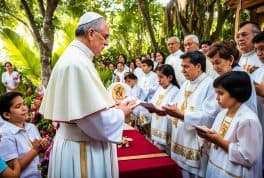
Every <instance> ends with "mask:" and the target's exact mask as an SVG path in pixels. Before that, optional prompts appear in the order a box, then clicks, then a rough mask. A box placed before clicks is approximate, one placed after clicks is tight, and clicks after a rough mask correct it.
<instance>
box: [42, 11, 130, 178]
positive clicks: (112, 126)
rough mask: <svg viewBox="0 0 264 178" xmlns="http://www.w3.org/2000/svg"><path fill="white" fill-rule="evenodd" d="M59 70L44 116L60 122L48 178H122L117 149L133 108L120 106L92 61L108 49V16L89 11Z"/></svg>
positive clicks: (53, 78)
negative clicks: (119, 175) (110, 93)
mask: <svg viewBox="0 0 264 178" xmlns="http://www.w3.org/2000/svg"><path fill="white" fill-rule="evenodd" d="M75 36H76V39H75V40H74V41H73V42H72V43H71V44H70V45H69V47H68V48H67V49H66V50H65V51H64V53H63V54H62V56H61V57H60V59H59V60H58V62H57V63H56V65H55V67H54V68H53V71H52V74H51V77H50V80H49V83H48V86H47V89H46V91H45V94H44V97H43V101H42V104H41V106H40V109H39V112H40V113H41V114H43V115H44V118H46V119H50V120H52V121H56V122H59V123H60V124H59V128H58V130H57V133H56V136H55V139H54V144H53V150H52V153H51V157H50V163H49V173H48V177H51V178H54V177H107V178H110V177H118V162H117V153H116V145H113V144H112V143H120V142H121V138H122V131H123V125H124V118H125V116H126V115H128V114H130V113H131V111H132V109H131V104H129V103H124V104H120V105H119V106H115V102H114V101H113V99H112V98H111V96H110V95H109V94H108V93H107V91H106V89H105V87H104V86H103V83H102V81H101V80H100V78H99V75H98V73H97V71H96V69H95V67H94V64H93V62H92V59H93V57H94V56H98V55H100V54H101V52H102V50H103V49H104V47H105V46H107V45H108V36H109V26H108V24H107V23H106V21H105V19H104V17H103V16H101V15H99V14H97V13H94V12H87V13H85V14H84V15H83V16H82V17H81V18H80V20H79V23H78V27H77V29H76V31H75Z"/></svg>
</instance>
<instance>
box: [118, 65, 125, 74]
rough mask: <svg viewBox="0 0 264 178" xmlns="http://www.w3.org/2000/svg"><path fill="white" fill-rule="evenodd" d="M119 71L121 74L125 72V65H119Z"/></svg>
mask: <svg viewBox="0 0 264 178" xmlns="http://www.w3.org/2000/svg"><path fill="white" fill-rule="evenodd" d="M117 70H118V71H119V72H123V71H124V65H122V64H120V63H118V64H117Z"/></svg>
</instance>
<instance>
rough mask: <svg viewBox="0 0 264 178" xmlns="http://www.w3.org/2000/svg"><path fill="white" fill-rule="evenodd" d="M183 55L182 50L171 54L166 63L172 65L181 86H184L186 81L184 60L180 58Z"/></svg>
mask: <svg viewBox="0 0 264 178" xmlns="http://www.w3.org/2000/svg"><path fill="white" fill-rule="evenodd" d="M182 54H183V52H182V51H181V50H178V51H176V52H175V53H172V54H170V55H169V56H168V57H167V58H166V62H165V63H166V64H170V65H171V66H172V67H173V69H174V72H175V76H176V79H177V82H178V83H179V85H182V84H183V82H185V81H186V79H185V77H184V75H183V74H182V66H181V64H182V59H181V58H180V56H181V55H182Z"/></svg>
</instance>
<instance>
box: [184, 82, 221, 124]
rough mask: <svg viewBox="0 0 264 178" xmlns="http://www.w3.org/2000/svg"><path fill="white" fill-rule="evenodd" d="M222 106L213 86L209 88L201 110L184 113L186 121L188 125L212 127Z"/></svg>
mask: <svg viewBox="0 0 264 178" xmlns="http://www.w3.org/2000/svg"><path fill="white" fill-rule="evenodd" d="M220 110H221V108H220V106H219V105H218V103H217V102H216V93H215V91H214V88H213V87H210V88H209V89H208V94H207V97H206V99H205V101H204V102H203V103H202V109H201V110H199V111H194V112H192V111H186V112H185V114H184V122H185V123H186V124H188V125H200V126H201V125H205V126H207V127H209V128H211V127H212V125H213V122H214V120H215V118H216V115H217V114H218V113H219V112H220Z"/></svg>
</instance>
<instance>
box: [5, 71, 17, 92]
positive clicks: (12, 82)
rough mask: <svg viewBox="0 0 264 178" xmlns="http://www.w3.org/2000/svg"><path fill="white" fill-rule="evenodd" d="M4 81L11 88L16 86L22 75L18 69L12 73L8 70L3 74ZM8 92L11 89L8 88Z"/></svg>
mask: <svg viewBox="0 0 264 178" xmlns="http://www.w3.org/2000/svg"><path fill="white" fill-rule="evenodd" d="M2 83H6V84H7V85H8V86H10V87H11V88H15V87H16V86H17V84H18V83H20V76H19V73H18V72H17V71H13V72H12V73H11V74H10V75H9V73H8V72H7V71H6V72H4V73H3V74H2ZM6 91H7V92H9V91H10V90H8V89H6Z"/></svg>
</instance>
